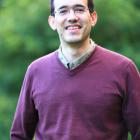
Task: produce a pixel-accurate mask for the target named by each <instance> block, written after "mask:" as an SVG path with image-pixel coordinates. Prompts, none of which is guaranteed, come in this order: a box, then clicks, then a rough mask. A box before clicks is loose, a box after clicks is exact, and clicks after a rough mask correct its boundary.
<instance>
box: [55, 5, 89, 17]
mask: <svg viewBox="0 0 140 140" xmlns="http://www.w3.org/2000/svg"><path fill="white" fill-rule="evenodd" d="M70 10H72V11H73V12H74V14H75V15H76V16H78V15H82V14H84V13H86V12H87V11H89V9H88V8H87V7H83V6H78V7H74V8H69V7H65V8H60V9H58V10H57V11H55V14H58V15H59V16H67V15H69V14H70Z"/></svg>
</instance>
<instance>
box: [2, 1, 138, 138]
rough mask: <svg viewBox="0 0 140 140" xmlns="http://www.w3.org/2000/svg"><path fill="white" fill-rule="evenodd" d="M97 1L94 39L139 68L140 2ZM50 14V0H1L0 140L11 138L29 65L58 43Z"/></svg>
mask: <svg viewBox="0 0 140 140" xmlns="http://www.w3.org/2000/svg"><path fill="white" fill-rule="evenodd" d="M94 2H95V9H96V11H97V13H98V22H97V25H96V26H95V28H94V29H93V30H92V33H91V37H92V38H93V40H94V41H95V42H96V43H97V44H100V45H102V46H103V47H105V48H108V49H111V50H114V51H116V52H118V53H121V54H123V55H125V56H127V57H129V58H131V59H132V60H133V61H134V62H135V64H136V65H137V67H138V69H139V70H140V27H139V26H140V1H139V0H127V1H125V0H94ZM49 13H50V12H49V1H48V0H36V1H31V0H0V139H1V140H9V131H10V127H11V123H12V120H13V115H14V112H15V108H16V103H17V99H18V96H19V92H20V88H21V85H22V81H23V78H24V74H25V71H26V68H27V66H28V65H29V64H30V63H31V62H32V61H33V60H35V59H37V58H38V57H40V56H43V55H45V54H48V53H50V52H52V51H53V50H55V49H57V48H58V46H59V40H58V37H57V33H55V32H53V31H52V30H51V29H50V27H49V25H48V15H49ZM129 137H130V136H129ZM130 139H131V138H129V140H130Z"/></svg>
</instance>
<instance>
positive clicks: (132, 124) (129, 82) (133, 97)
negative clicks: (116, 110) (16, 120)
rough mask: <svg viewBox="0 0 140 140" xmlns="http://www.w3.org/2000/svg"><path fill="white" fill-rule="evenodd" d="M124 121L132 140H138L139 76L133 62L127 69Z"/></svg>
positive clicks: (139, 132) (139, 125)
mask: <svg viewBox="0 0 140 140" xmlns="http://www.w3.org/2000/svg"><path fill="white" fill-rule="evenodd" d="M126 71H127V76H126V77H127V78H126V98H125V105H124V106H125V107H124V119H125V122H126V125H127V128H128V131H129V132H130V133H131V135H132V139H133V140H140V74H139V72H138V70H137V68H136V66H135V64H134V63H133V62H130V63H129V65H128V67H127V69H126Z"/></svg>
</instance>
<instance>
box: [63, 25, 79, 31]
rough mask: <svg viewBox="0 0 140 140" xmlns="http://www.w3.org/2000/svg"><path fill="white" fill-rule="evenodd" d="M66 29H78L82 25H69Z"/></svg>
mask: <svg viewBox="0 0 140 140" xmlns="http://www.w3.org/2000/svg"><path fill="white" fill-rule="evenodd" d="M65 29H66V30H77V29H81V26H80V25H69V26H66V27H65Z"/></svg>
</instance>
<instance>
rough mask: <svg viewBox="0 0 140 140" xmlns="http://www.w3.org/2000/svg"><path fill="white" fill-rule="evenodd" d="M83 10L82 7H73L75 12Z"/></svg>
mask: <svg viewBox="0 0 140 140" xmlns="http://www.w3.org/2000/svg"><path fill="white" fill-rule="evenodd" d="M84 11H85V9H84V8H82V7H77V8H75V12H84Z"/></svg>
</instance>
